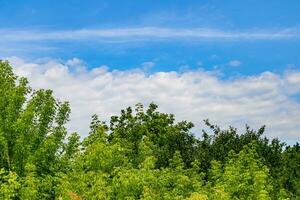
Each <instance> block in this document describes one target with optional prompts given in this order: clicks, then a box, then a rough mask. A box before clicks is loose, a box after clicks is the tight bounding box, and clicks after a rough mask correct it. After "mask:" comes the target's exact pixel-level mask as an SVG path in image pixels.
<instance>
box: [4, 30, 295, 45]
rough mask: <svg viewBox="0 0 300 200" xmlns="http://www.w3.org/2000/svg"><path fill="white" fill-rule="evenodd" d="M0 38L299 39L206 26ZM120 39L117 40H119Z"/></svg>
mask: <svg viewBox="0 0 300 200" xmlns="http://www.w3.org/2000/svg"><path fill="white" fill-rule="evenodd" d="M0 39H1V40H2V41H6V42H13V41H17V42H22V41H24V42H26V41H47V40H50V41H60V40H62V41H68V40H70V41H81V40H95V41H97V40H99V41H101V40H102V41H106V42H107V41H108V40H107V39H110V41H118V40H120V39H123V40H124V39H126V41H133V40H160V39H163V40H171V39H192V40H209V39H220V40H284V39H300V32H299V30H296V29H283V30H277V31H268V30H264V31H263V30H261V31H259V30H257V31H224V30H217V29H208V28H189V29H185V28H161V27H140V28H112V29H79V30H48V31H36V30H8V29H2V30H0ZM123 40H120V41H123Z"/></svg>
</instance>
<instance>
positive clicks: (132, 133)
mask: <svg viewBox="0 0 300 200" xmlns="http://www.w3.org/2000/svg"><path fill="white" fill-rule="evenodd" d="M0 94H1V95H0V199H4V200H6V199H7V200H9V199H30V200H31V199H32V200H34V199H70V200H71V199H73V200H79V199H88V200H89V199H91V200H93V199H95V200H96V199H149V200H150V199H190V200H196V199H199V200H205V199H216V200H217V199H299V198H300V146H299V144H298V143H297V144H296V145H294V146H286V145H285V144H284V143H282V142H281V141H279V140H278V139H273V140H269V139H267V138H265V137H263V133H264V131H265V127H262V128H260V129H259V130H257V131H255V130H252V129H250V128H249V127H248V126H246V130H245V132H244V133H242V134H238V133H237V130H236V129H235V128H232V127H230V128H229V129H228V130H221V129H220V128H219V127H218V126H216V125H213V124H211V123H210V122H209V121H208V120H205V124H206V125H207V127H208V130H210V131H209V132H207V131H203V137H202V138H201V139H200V138H196V137H195V136H194V135H193V134H192V133H191V128H192V127H193V124H192V123H191V122H187V121H182V122H177V121H176V120H175V117H174V115H172V114H165V113H160V112H158V110H157V106H156V105H155V104H150V105H149V107H148V108H147V109H144V108H143V106H142V105H141V104H137V105H136V107H135V109H132V108H130V107H129V108H127V109H125V110H122V111H121V113H120V115H119V116H112V117H111V120H110V123H109V124H106V123H104V122H102V121H100V120H99V119H98V116H96V115H94V116H93V117H92V122H91V125H90V133H89V136H88V137H86V138H84V139H82V140H80V138H79V135H78V134H77V133H72V134H68V133H67V130H66V128H65V124H66V122H67V121H68V117H69V114H70V108H69V104H68V103H67V102H60V101H58V100H56V99H55V98H54V97H53V94H52V92H51V91H50V90H37V91H34V90H32V89H31V88H30V87H29V86H28V82H27V80H26V79H25V78H18V77H16V76H15V75H14V73H13V71H12V68H11V66H10V65H9V63H7V62H4V61H0ZM209 133H210V134H209Z"/></svg>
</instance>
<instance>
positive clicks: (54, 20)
mask: <svg viewBox="0 0 300 200" xmlns="http://www.w3.org/2000/svg"><path fill="white" fill-rule="evenodd" d="M0 3H1V7H0V24H1V25H0V29H1V30H3V31H4V32H5V31H6V32H8V31H15V32H17V33H16V34H17V35H19V34H18V31H32V32H41V31H43V32H57V31H78V30H83V29H84V30H86V29H87V30H91V29H92V30H107V29H109V30H111V29H134V28H145V27H156V28H168V29H171V31H174V32H176V31H177V29H188V30H194V29H212V30H215V31H220V32H230V33H246V34H256V33H267V34H270V35H272V34H276V33H278V32H285V33H293V34H295V35H296V36H293V37H282V38H277V39H268V36H267V37H266V38H252V39H247V38H246V39H245V38H244V39H241V38H237V39H224V38H221V39H215V38H206V39H205V38H204V39H203V38H200V39H199V38H192V37H189V36H187V37H183V38H168V37H166V38H164V39H157V38H151V37H150V38H148V36H145V37H143V36H142V37H141V38H140V40H138V41H134V40H133V39H132V38H131V39H129V40H127V41H126V40H124V38H122V37H121V36H115V37H114V38H113V40H114V41H113V42H112V41H107V40H111V39H108V38H104V39H103V38H95V39H94V40H88V39H85V40H80V39H74V40H71V41H70V40H67V39H65V40H64V39H60V40H55V39H53V38H52V39H51V40H47V39H41V40H36V41H32V40H25V41H7V42H6V41H5V39H4V41H3V40H2V42H1V43H2V45H1V46H2V48H1V49H0V53H1V54H3V55H4V56H10V55H14V56H15V55H18V56H22V57H25V58H30V59H32V58H37V57H55V58H61V59H69V58H72V57H78V58H80V59H83V60H84V61H85V62H86V63H87V65H88V66H90V67H93V66H98V65H102V64H105V65H108V66H109V67H110V68H112V69H128V68H134V67H137V66H139V65H140V64H141V63H143V62H155V66H154V67H153V68H152V69H151V70H152V71H169V70H179V69H181V68H182V66H188V68H197V67H199V64H200V63H201V66H202V67H203V68H205V69H215V68H218V67H220V66H223V67H222V71H223V72H224V73H225V74H226V73H231V74H232V73H233V74H256V73H260V72H263V71H266V70H271V71H278V72H282V71H283V70H284V69H285V68H287V67H292V68H293V67H297V66H299V65H300V57H299V56H298V52H299V51H300V31H299V30H300V29H299V28H300V15H299V10H300V3H299V1H297V0H295V1H292V0H290V1H284V2H283V1H258V0H257V1H253V0H252V1H250V0H245V1H226V2H225V1H199V0H198V1H174V0H173V1H168V0H164V1H96V0H86V1H82V0H81V1H79V0H72V1H71V0H65V1H55V0H51V1H50V0H43V1H37V0H29V1H21V0H15V1H5V0H2V1H0ZM3 34H5V33H3ZM6 34H10V33H6ZM158 34H159V33H158ZM20 37H21V36H20ZM231 60H239V61H240V63H241V64H240V67H235V68H230V66H224V65H226V63H228V62H230V61H231Z"/></svg>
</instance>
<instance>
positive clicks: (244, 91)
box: [8, 57, 300, 143]
mask: <svg viewBox="0 0 300 200" xmlns="http://www.w3.org/2000/svg"><path fill="white" fill-rule="evenodd" d="M8 60H9V61H10V62H11V64H12V65H13V66H14V70H15V72H16V73H17V74H18V75H20V76H26V77H28V79H29V80H30V82H31V85H32V87H34V88H36V89H37V88H50V89H53V90H54V93H55V95H56V97H58V98H60V99H63V100H68V101H70V103H71V108H72V115H71V122H70V124H69V129H70V130H72V131H78V132H79V133H80V134H81V135H87V133H88V126H89V122H90V117H91V115H92V114H94V113H97V114H99V116H100V117H101V118H102V119H104V120H108V119H109V116H111V115H113V114H118V113H119V111H120V109H122V108H125V107H127V106H133V105H135V104H136V103H137V102H141V103H144V104H148V103H150V102H152V101H153V102H155V103H157V104H158V105H159V106H160V110H161V111H163V112H168V113H174V114H175V115H176V117H177V119H179V120H183V119H187V120H190V121H192V122H194V123H195V124H196V128H195V130H194V131H195V134H196V135H197V136H200V134H201V132H200V130H201V128H203V123H202V120H203V119H206V118H209V119H211V121H212V122H213V123H216V124H219V125H221V127H224V128H226V127H228V126H229V125H232V126H235V127H237V128H239V129H243V127H244V124H245V123H248V124H249V125H250V126H251V127H253V128H258V127H260V126H261V125H263V124H266V125H267V128H268V129H267V133H266V134H267V135H268V136H269V137H279V138H281V139H284V140H285V141H287V142H291V143H294V142H295V141H296V140H297V139H298V138H299V136H300V124H299V121H300V115H299V113H300V103H299V101H298V100H295V99H294V98H292V97H291V96H293V95H297V94H299V92H300V72H299V71H287V72H286V73H284V74H276V73H272V72H264V73H261V74H258V75H255V76H245V77H239V78H235V79H227V80H224V79H221V78H219V77H218V74H217V73H214V72H211V71H205V70H196V71H184V72H182V73H178V72H156V73H152V74H150V75H149V74H147V73H146V72H145V71H144V70H142V69H140V70H138V69H137V70H130V71H126V70H125V71H118V70H109V68H108V67H107V66H105V65H104V66H100V67H96V68H93V69H92V70H88V69H87V68H86V67H85V65H84V62H83V61H81V60H79V59H77V58H74V59H71V60H68V61H66V62H62V61H58V60H53V59H42V60H37V61H31V62H26V61H24V60H23V59H21V58H17V57H10V58H8ZM153 64H154V63H146V64H145V63H144V65H153ZM142 66H143V65H142Z"/></svg>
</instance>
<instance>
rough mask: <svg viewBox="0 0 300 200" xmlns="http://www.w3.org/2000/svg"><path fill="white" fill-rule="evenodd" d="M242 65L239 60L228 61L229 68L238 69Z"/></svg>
mask: <svg viewBox="0 0 300 200" xmlns="http://www.w3.org/2000/svg"><path fill="white" fill-rule="evenodd" d="M241 64H242V63H241V61H239V60H231V61H229V63H228V65H229V66H231V67H238V66H240V65H241Z"/></svg>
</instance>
